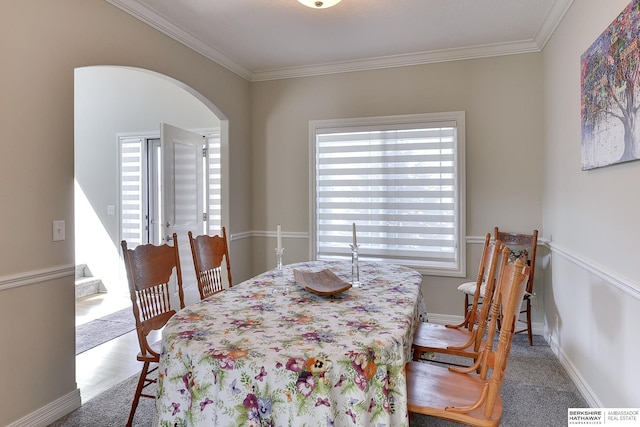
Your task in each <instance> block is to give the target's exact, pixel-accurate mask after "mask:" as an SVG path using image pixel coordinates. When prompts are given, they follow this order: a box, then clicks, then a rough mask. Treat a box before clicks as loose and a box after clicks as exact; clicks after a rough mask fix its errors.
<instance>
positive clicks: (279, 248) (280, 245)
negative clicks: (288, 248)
mask: <svg viewBox="0 0 640 427" xmlns="http://www.w3.org/2000/svg"><path fill="white" fill-rule="evenodd" d="M276 237H277V238H278V251H281V250H282V236H281V235H280V224H278V228H277V229H276Z"/></svg>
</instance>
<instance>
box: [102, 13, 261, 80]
mask: <svg viewBox="0 0 640 427" xmlns="http://www.w3.org/2000/svg"><path fill="white" fill-rule="evenodd" d="M106 1H107V2H108V3H111V4H112V5H114V6H115V7H117V8H118V9H121V10H123V11H124V12H126V13H128V14H129V15H131V16H133V17H134V18H137V19H139V20H140V21H142V22H144V23H145V24H147V25H149V26H151V27H152V28H155V29H156V30H158V31H160V32H161V33H163V34H165V35H166V36H169V37H171V38H172V39H174V40H176V41H178V42H180V43H182V44H184V45H185V46H187V47H188V48H190V49H192V50H194V51H196V52H198V53H199V54H201V55H202V56H204V57H206V58H209V59H210V60H212V61H213V62H215V63H217V64H219V65H221V66H223V67H224V68H226V69H228V70H230V71H233V72H234V73H236V74H237V75H239V76H240V77H243V78H244V79H246V80H251V74H252V73H251V71H249V70H247V69H246V68H244V67H242V66H241V65H239V64H238V63H236V62H234V61H233V60H231V59H230V58H228V57H227V56H225V55H223V54H222V53H221V52H219V51H218V50H216V49H215V48H213V47H211V46H209V45H207V44H206V43H204V42H202V41H201V40H199V39H198V38H196V37H194V36H193V35H192V34H189V33H188V32H186V31H184V30H183V29H181V28H178V27H176V26H175V25H174V24H172V23H171V22H169V21H167V20H166V19H165V18H163V17H162V16H160V15H158V14H156V13H155V12H153V11H152V10H149V9H148V8H146V7H144V6H142V5H141V4H139V3H136V2H135V1H132V0H106Z"/></svg>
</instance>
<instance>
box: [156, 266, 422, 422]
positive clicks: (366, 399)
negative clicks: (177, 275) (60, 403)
mask: <svg viewBox="0 0 640 427" xmlns="http://www.w3.org/2000/svg"><path fill="white" fill-rule="evenodd" d="M325 268H328V269H330V270H331V271H332V272H334V273H335V274H336V275H337V276H338V277H340V278H342V279H343V280H345V281H349V278H350V274H351V264H350V263H349V262H333V261H330V262H321V261H317V262H307V263H299V264H292V265H287V266H285V267H284V274H283V275H282V276H279V275H278V272H277V271H275V270H272V271H269V272H266V273H263V274H261V275H259V276H256V277H255V278H253V279H250V280H248V281H245V282H243V283H241V284H239V285H237V286H234V287H232V288H230V289H228V290H226V291H224V292H222V293H219V294H216V295H213V296H212V297H210V298H208V299H206V300H204V301H201V302H198V303H196V304H194V305H191V306H189V307H186V308H185V309H183V310H181V311H179V312H178V313H177V314H176V315H175V316H174V317H173V318H172V319H171V320H170V321H169V323H168V324H167V326H166V327H165V329H164V331H163V335H162V346H163V349H162V356H161V359H160V366H159V374H158V396H157V397H158V398H157V400H156V416H155V420H154V425H156V426H174V425H175V426H195V425H201V426H214V425H215V426H322V427H326V426H334V425H335V426H352V425H359V426H367V425H372V426H394V427H396V426H408V424H409V422H408V415H407V405H406V381H405V372H404V365H405V363H406V362H407V361H409V360H410V352H411V341H412V339H413V334H414V331H415V326H416V323H417V322H418V321H419V320H420V317H421V316H424V315H425V314H426V313H425V312H424V305H423V302H422V295H421V292H420V283H421V279H422V277H421V275H420V274H419V273H418V272H416V271H415V270H412V269H409V268H405V267H401V266H397V265H389V264H380V263H360V282H361V283H362V285H361V287H358V288H351V289H349V290H347V291H345V292H343V293H341V294H338V295H333V296H320V295H316V294H313V293H311V292H309V291H307V290H305V289H303V288H301V287H300V286H298V285H297V284H296V283H295V280H294V278H293V269H300V270H307V271H320V270H322V269H325Z"/></svg>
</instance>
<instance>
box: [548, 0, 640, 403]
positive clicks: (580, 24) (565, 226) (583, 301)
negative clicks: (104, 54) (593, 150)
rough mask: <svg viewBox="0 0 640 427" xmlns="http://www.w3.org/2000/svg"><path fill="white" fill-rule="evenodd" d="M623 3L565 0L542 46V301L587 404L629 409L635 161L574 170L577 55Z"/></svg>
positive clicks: (639, 374)
mask: <svg viewBox="0 0 640 427" xmlns="http://www.w3.org/2000/svg"><path fill="white" fill-rule="evenodd" d="M628 3H629V1H628V0H611V1H606V2H604V1H600V0H581V1H575V2H574V3H573V5H572V6H571V8H570V10H569V12H568V14H567V15H566V16H565V18H564V20H563V22H562V23H561V25H560V26H559V27H558V29H557V30H556V32H555V34H554V35H553V37H552V39H551V41H550V42H549V43H548V45H547V46H546V48H545V49H544V52H543V76H544V82H545V85H544V93H545V104H544V112H545V118H544V122H545V136H544V140H545V155H544V162H543V172H544V173H543V177H544V178H545V181H544V199H543V206H544V211H543V212H544V213H543V219H544V221H543V226H544V231H545V236H546V237H548V238H549V239H550V240H552V242H551V248H552V259H551V261H550V265H549V267H550V268H549V269H548V271H547V276H548V278H547V289H546V292H545V298H544V309H545V312H546V319H545V320H546V327H547V328H548V329H549V338H550V342H551V343H552V345H554V346H555V347H557V349H558V352H559V354H560V356H561V358H562V360H564V362H565V365H566V366H567V367H568V369H569V370H570V372H572V374H573V375H574V376H575V379H576V380H577V382H579V383H581V385H582V386H583V388H584V391H585V394H587V396H588V397H589V400H590V403H591V404H592V405H593V406H599V407H603V406H604V407H636V408H637V407H640V393H639V392H638V384H639V383H640V371H638V369H637V364H638V354H640V340H638V338H637V337H638V331H637V328H638V325H639V324H640V262H638V253H639V251H638V247H637V245H638V241H639V240H640V222H639V221H638V213H639V212H640V198H638V190H637V188H638V182H640V162H631V163H626V164H618V165H614V166H609V167H606V168H602V169H595V170H590V171H581V170H580V169H581V163H580V143H581V132H580V55H582V53H583V52H584V51H585V50H586V49H587V48H588V47H589V46H590V45H591V43H593V41H594V40H595V39H596V38H597V37H598V36H600V34H601V33H602V31H604V29H605V28H606V27H607V26H608V25H609V24H610V23H611V22H612V21H613V20H614V19H615V18H616V16H618V14H619V13H620V12H621V11H622V10H623V9H624V7H626V5H627V4H628Z"/></svg>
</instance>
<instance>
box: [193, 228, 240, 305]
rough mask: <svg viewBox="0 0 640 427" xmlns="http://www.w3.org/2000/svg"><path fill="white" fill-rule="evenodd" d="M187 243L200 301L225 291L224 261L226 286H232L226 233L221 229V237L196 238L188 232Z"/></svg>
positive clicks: (205, 236) (203, 236) (204, 236)
mask: <svg viewBox="0 0 640 427" xmlns="http://www.w3.org/2000/svg"><path fill="white" fill-rule="evenodd" d="M189 243H190V244H191V255H192V257H193V266H194V268H195V270H196V279H197V280H198V291H200V299H201V300H203V299H205V298H207V297H209V296H211V295H213V294H216V293H218V292H220V291H223V290H224V289H225V283H224V282H225V281H224V278H223V270H222V262H223V261H224V264H225V267H226V270H227V272H226V274H227V283H226V284H227V286H228V287H229V288H230V287H231V286H232V279H231V261H230V260H229V246H228V245H227V231H226V229H225V228H224V227H222V236H217V235H216V236H207V235H202V236H197V237H193V233H191V231H189Z"/></svg>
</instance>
